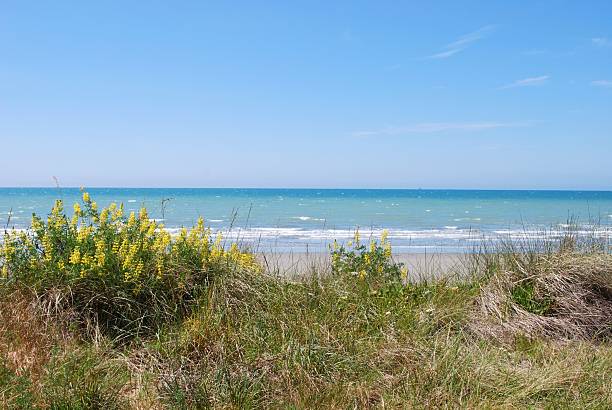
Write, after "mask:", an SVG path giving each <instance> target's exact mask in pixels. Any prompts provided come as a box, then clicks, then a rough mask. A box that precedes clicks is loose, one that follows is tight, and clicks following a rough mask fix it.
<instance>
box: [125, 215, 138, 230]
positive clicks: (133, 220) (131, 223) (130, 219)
mask: <svg viewBox="0 0 612 410" xmlns="http://www.w3.org/2000/svg"><path fill="white" fill-rule="evenodd" d="M135 224H136V214H135V213H134V211H132V212H130V216H129V217H128V221H127V226H128V228H131V227H133V226H134V225H135Z"/></svg>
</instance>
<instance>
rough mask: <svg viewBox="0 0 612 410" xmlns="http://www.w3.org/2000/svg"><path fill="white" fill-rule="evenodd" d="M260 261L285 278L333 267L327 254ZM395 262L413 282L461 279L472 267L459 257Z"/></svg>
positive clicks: (398, 257)
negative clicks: (447, 278)
mask: <svg viewBox="0 0 612 410" xmlns="http://www.w3.org/2000/svg"><path fill="white" fill-rule="evenodd" d="M259 258H260V261H261V262H262V264H263V265H264V267H265V268H266V270H267V271H268V272H269V273H273V274H277V275H280V276H286V277H296V276H302V275H308V274H312V273H318V274H327V273H329V272H330V267H331V257H330V255H329V253H325V252H322V253H303V252H296V253H290V252H282V253H271V252H266V253H260V254H259ZM393 259H394V260H395V261H396V262H402V263H404V264H405V266H406V267H407V268H408V271H409V278H410V279H411V280H420V279H432V278H440V277H443V276H456V275H461V274H464V273H466V272H467V270H468V268H467V266H468V265H469V263H468V260H467V258H466V255H465V254H459V253H428V254H426V253H399V254H394V255H393Z"/></svg>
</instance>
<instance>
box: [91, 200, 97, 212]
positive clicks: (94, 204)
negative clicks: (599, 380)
mask: <svg viewBox="0 0 612 410" xmlns="http://www.w3.org/2000/svg"><path fill="white" fill-rule="evenodd" d="M91 209H92V210H94V211H97V210H98V204H97V203H96V202H92V203H91Z"/></svg>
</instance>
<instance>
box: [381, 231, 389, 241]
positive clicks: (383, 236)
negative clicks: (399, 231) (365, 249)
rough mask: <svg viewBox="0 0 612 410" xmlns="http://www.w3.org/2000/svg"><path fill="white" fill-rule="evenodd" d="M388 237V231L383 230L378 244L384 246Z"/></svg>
mask: <svg viewBox="0 0 612 410" xmlns="http://www.w3.org/2000/svg"><path fill="white" fill-rule="evenodd" d="M388 237H389V230H387V229H383V231H382V235H380V242H381V243H382V244H383V245H384V244H385V243H386V242H387V238H388Z"/></svg>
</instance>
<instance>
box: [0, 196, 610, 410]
mask: <svg viewBox="0 0 612 410" xmlns="http://www.w3.org/2000/svg"><path fill="white" fill-rule="evenodd" d="M90 201H91V200H90V199H89V198H87V197H86V198H84V203H82V204H80V205H79V206H80V207H81V209H83V211H82V212H83V214H82V215H80V216H79V220H77V222H76V223H73V222H72V221H69V220H68V219H67V218H66V217H65V215H64V216H62V215H63V213H62V212H61V207H60V206H59V204H58V206H56V208H55V209H54V211H52V212H51V214H50V217H49V219H48V220H47V221H46V223H43V222H42V220H40V221H39V222H35V225H36V224H39V225H36V226H35V227H34V229H33V230H32V231H30V232H27V233H15V234H9V235H8V236H7V239H5V242H4V248H3V251H2V252H3V253H2V262H1V263H2V266H3V269H4V268H6V269H4V272H5V273H4V276H3V279H2V282H1V284H0V295H1V296H2V298H1V299H0V401H1V402H2V404H3V407H12V408H29V407H33V406H38V407H41V408H96V407H97V408H268V407H292V408H338V407H343V408H347V407H351V408H370V407H376V408H379V407H386V408H396V407H401V408H406V407H418V408H423V407H425V408H438V407H503V408H524V407H536V408H540V407H550V408H557V407H562V408H563V407H575V408H609V407H610V406H612V382H611V381H610V378H609V377H608V376H609V374H610V373H611V372H612V346H611V345H610V333H609V331H610V328H611V326H612V315H610V314H607V313H608V312H609V311H608V310H607V309H609V307H610V303H611V294H612V293H611V292H610V290H611V286H612V280H611V278H610V274H611V272H612V259H611V258H612V257H611V256H610V255H609V254H607V253H606V252H602V251H601V249H596V248H588V249H586V248H579V247H577V246H574V247H569V246H567V244H565V245H563V243H562V242H561V241H559V242H558V243H557V246H556V247H551V248H550V249H549V250H548V251H546V252H542V251H535V250H518V249H517V248H508V247H501V248H498V249H496V252H487V253H482V254H479V255H473V256H472V258H474V259H473V261H474V262H475V263H471V264H466V266H470V267H472V268H473V269H474V271H473V272H469V274H468V275H465V276H463V277H459V278H454V279H453V280H447V279H445V278H444V277H440V278H439V279H435V280H430V281H422V282H416V283H409V281H407V280H406V277H407V276H408V275H410V274H411V273H409V272H408V271H407V270H406V269H405V267H404V266H402V265H399V264H395V263H394V262H393V260H392V258H391V256H392V255H391V248H390V244H389V243H388V241H387V239H386V238H384V237H383V238H381V239H380V241H372V242H368V243H362V242H361V241H360V240H359V239H360V238H359V237H356V238H355V239H354V241H353V243H352V244H350V245H347V246H345V247H342V246H336V247H334V248H332V250H331V256H332V257H331V260H332V266H331V268H330V269H329V270H330V271H331V274H329V275H316V274H314V275H311V276H307V277H303V278H301V279H300V280H296V281H291V280H288V279H286V278H280V277H278V276H275V275H270V274H267V273H266V272H263V271H262V270H261V269H260V268H259V267H258V266H257V264H256V262H255V257H254V255H251V254H249V253H248V252H243V251H240V250H239V249H238V247H236V246H234V247H232V246H231V245H229V246H227V247H223V246H221V245H220V241H217V243H218V245H215V240H213V239H212V238H211V237H210V233H209V231H208V230H206V229H205V228H204V226H203V224H202V223H200V224H199V225H198V226H196V227H194V228H192V229H187V230H185V231H184V232H183V233H181V234H180V235H178V236H177V237H170V236H167V235H166V234H165V233H164V232H165V231H164V230H163V228H160V227H159V226H158V225H156V224H154V222H151V221H149V220H148V218H146V211H142V212H141V215H140V216H137V215H134V216H127V217H124V216H123V215H117V216H116V219H115V220H114V221H113V212H117V209H121V207H120V206H117V207H116V208H114V210H112V212H111V210H109V212H108V214H107V215H106V219H105V218H104V217H103V215H102V212H103V211H101V212H99V213H98V212H97V210H96V209H95V206H93V205H92V204H93V202H91V203H90ZM41 225H42V226H41ZM84 231H85V232H87V235H85V234H84V233H82V232H84ZM79 235H82V237H81V238H80V239H79ZM102 238H103V239H102ZM190 238H192V239H190ZM102 240H104V243H105V245H106V247H104V248H103V249H104V250H105V253H104V258H101V257H100V258H97V257H96V251H97V250H99V249H102V246H97V245H96V244H97V243H98V242H100V241H102ZM115 241H117V243H118V246H114V244H115ZM162 241H165V242H164V243H165V244H164V246H163V247H161V246H158V245H155V244H156V243H160V242H162ZM124 243H126V244H125V245H124ZM134 243H136V244H138V246H137V249H138V251H137V252H134V253H133V254H132V255H133V256H129V255H130V252H131V246H132V245H133V244H134ZM122 246H124V247H123V250H122ZM77 248H78V250H79V254H80V257H79V260H78V263H75V262H76V258H72V260H71V256H72V255H74V253H75V250H76V249H77ZM49 255H51V256H49ZM87 256H89V257H90V258H88V259H86V260H87V262H83V258H86V257H87ZM102 259H103V263H101V264H100V261H101V260H102ZM126 261H128V262H126ZM160 261H161V263H162V267H161V269H159V265H158V263H160ZM61 263H63V264H64V265H63V266H61ZM139 266H142V269H140V268H139ZM100 294H102V295H105V296H104V298H105V299H104V300H105V302H104V303H102V302H100V299H99V298H101V296H99V295H100ZM84 295H87V296H84ZM129 309H132V310H133V311H132V312H131V313H130V312H129ZM126 310H127V311H128V313H126ZM134 318H135V319H136V320H135V322H136V323H137V325H135V322H134ZM567 326H569V327H567ZM561 329H565V330H564V331H560V330H561ZM568 329H569V330H568ZM145 330H146V331H145Z"/></svg>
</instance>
